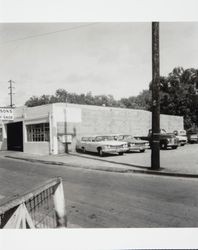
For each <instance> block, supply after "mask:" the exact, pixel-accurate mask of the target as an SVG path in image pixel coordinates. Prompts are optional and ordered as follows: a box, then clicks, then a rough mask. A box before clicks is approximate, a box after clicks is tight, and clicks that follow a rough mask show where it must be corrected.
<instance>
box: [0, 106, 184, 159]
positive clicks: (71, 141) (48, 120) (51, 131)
mask: <svg viewBox="0 0 198 250" xmlns="http://www.w3.org/2000/svg"><path fill="white" fill-rule="evenodd" d="M13 112H14V120H12V121H2V122H0V150H17V151H23V152H25V153H31V154H41V155H46V154H60V153H64V152H65V150H66V145H67V146H68V149H69V151H74V150H75V145H76V140H77V139H78V138H80V137H81V136H83V135H102V134H119V133H124V134H132V135H142V136H143V135H147V133H148V130H149V129H150V128H151V112H149V111H145V110H134V109H124V108H112V107H103V106H92V105H78V104H70V103H67V104H66V103H54V104H47V105H42V106H37V107H32V108H27V107H19V108H15V109H14V111H13ZM160 124H161V128H164V129H165V130H166V131H167V132H172V131H173V130H177V129H183V128H184V125H183V117H181V116H170V115H161V116H160Z"/></svg>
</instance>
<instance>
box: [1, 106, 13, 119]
mask: <svg viewBox="0 0 198 250" xmlns="http://www.w3.org/2000/svg"><path fill="white" fill-rule="evenodd" d="M0 120H2V121H6V120H14V113H13V109H12V108H0Z"/></svg>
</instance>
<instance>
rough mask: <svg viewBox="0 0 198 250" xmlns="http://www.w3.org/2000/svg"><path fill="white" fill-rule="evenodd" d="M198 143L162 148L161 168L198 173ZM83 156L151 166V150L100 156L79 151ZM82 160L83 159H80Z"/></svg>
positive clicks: (131, 164)
mask: <svg viewBox="0 0 198 250" xmlns="http://www.w3.org/2000/svg"><path fill="white" fill-rule="evenodd" d="M197 152H198V144H186V145H185V146H183V147H178V148H177V149H174V150H173V149H167V150H160V160H161V161H160V162H161V168H163V169H164V170H167V171H168V172H176V173H187V174H198V156H197ZM78 156H81V157H82V158H84V157H85V158H87V157H88V158H91V159H96V160H100V161H104V162H110V163H119V164H125V165H126V166H129V167H130V166H134V167H137V168H141V169H142V168H148V167H150V166H151V150H150V149H147V150H146V151H145V152H144V153H139V152H130V153H125V154H124V155H122V156H119V155H106V156H104V157H99V156H98V155H97V154H90V153H86V154H83V153H78ZM80 161H82V159H81V160H80Z"/></svg>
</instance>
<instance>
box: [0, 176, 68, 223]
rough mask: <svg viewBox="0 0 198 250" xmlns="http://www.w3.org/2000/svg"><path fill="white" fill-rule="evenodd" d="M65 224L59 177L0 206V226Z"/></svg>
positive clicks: (62, 193)
mask: <svg viewBox="0 0 198 250" xmlns="http://www.w3.org/2000/svg"><path fill="white" fill-rule="evenodd" d="M66 226H67V219H66V210H65V200H64V191H63V185H62V180H61V178H60V177H58V178H54V179H51V180H49V181H47V182H45V183H44V184H42V185H41V186H39V187H37V188H35V189H34V190H32V191H31V192H28V193H26V194H24V195H22V196H20V197H17V198H15V199H13V200H10V201H9V202H7V203H5V204H3V205H1V206H0V228H57V227H66Z"/></svg>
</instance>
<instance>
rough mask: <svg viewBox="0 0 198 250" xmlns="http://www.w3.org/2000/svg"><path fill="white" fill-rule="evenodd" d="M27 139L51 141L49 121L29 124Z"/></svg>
mask: <svg viewBox="0 0 198 250" xmlns="http://www.w3.org/2000/svg"><path fill="white" fill-rule="evenodd" d="M26 127H27V141H49V123H39V124H31V125H27V126H26Z"/></svg>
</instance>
